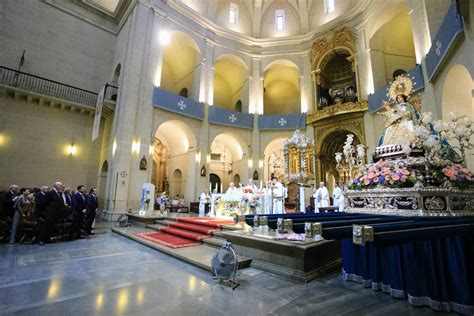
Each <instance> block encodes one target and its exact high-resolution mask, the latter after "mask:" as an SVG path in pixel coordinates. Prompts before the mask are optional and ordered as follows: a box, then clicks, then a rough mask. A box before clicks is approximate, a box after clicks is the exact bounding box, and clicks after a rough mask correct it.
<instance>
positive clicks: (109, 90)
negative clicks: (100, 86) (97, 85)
mask: <svg viewBox="0 0 474 316" xmlns="http://www.w3.org/2000/svg"><path fill="white" fill-rule="evenodd" d="M104 94H105V95H104V99H105V100H111V101H115V102H117V96H118V88H117V87H116V86H113V85H111V84H108V83H107V84H106V85H105V91H104Z"/></svg>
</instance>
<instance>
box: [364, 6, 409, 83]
mask: <svg viewBox="0 0 474 316" xmlns="http://www.w3.org/2000/svg"><path fill="white" fill-rule="evenodd" d="M408 12H409V9H408V7H406V6H402V7H400V9H399V10H398V11H397V13H396V14H395V15H393V16H392V17H391V18H390V19H389V20H388V21H387V22H385V24H383V25H382V26H381V27H380V28H379V29H377V31H376V32H374V34H373V35H372V37H371V38H370V40H369V47H370V49H371V50H374V51H376V52H377V53H376V54H371V59H372V76H373V83H374V89H375V90H378V89H380V88H381V87H383V86H384V85H385V84H387V83H388V82H389V81H390V80H392V79H393V78H392V74H393V73H394V72H395V70H397V69H399V68H402V69H412V68H413V67H415V66H416V53H415V42H414V40H413V27H412V23H411V17H410V15H409V13H408Z"/></svg>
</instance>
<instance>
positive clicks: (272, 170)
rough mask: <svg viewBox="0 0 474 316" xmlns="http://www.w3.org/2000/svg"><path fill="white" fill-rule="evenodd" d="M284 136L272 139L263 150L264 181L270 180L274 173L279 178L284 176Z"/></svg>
mask: <svg viewBox="0 0 474 316" xmlns="http://www.w3.org/2000/svg"><path fill="white" fill-rule="evenodd" d="M285 140H286V138H284V137H278V138H275V139H272V140H271V141H270V142H268V144H267V145H266V146H265V149H264V151H263V181H265V182H266V181H269V180H270V177H271V176H272V174H273V175H274V176H276V177H277V178H282V177H283V176H284V173H285V169H284V166H283V152H282V151H281V149H282V147H283V142H284V141H285Z"/></svg>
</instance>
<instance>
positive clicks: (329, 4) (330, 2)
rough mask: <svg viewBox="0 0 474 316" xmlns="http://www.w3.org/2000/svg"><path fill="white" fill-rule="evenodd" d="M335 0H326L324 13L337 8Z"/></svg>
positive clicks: (331, 11)
mask: <svg viewBox="0 0 474 316" xmlns="http://www.w3.org/2000/svg"><path fill="white" fill-rule="evenodd" d="M334 1H335V0H324V14H330V13H333V12H334V10H335V9H336V5H335V4H334Z"/></svg>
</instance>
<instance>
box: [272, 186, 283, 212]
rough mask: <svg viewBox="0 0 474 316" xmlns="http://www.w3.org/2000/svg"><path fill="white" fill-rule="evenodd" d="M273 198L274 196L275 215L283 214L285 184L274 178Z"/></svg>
mask: <svg viewBox="0 0 474 316" xmlns="http://www.w3.org/2000/svg"><path fill="white" fill-rule="evenodd" d="M272 196H273V206H274V207H273V214H283V213H284V212H283V196H284V189H283V184H282V183H281V182H280V181H278V180H277V178H276V177H273V178H272Z"/></svg>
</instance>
